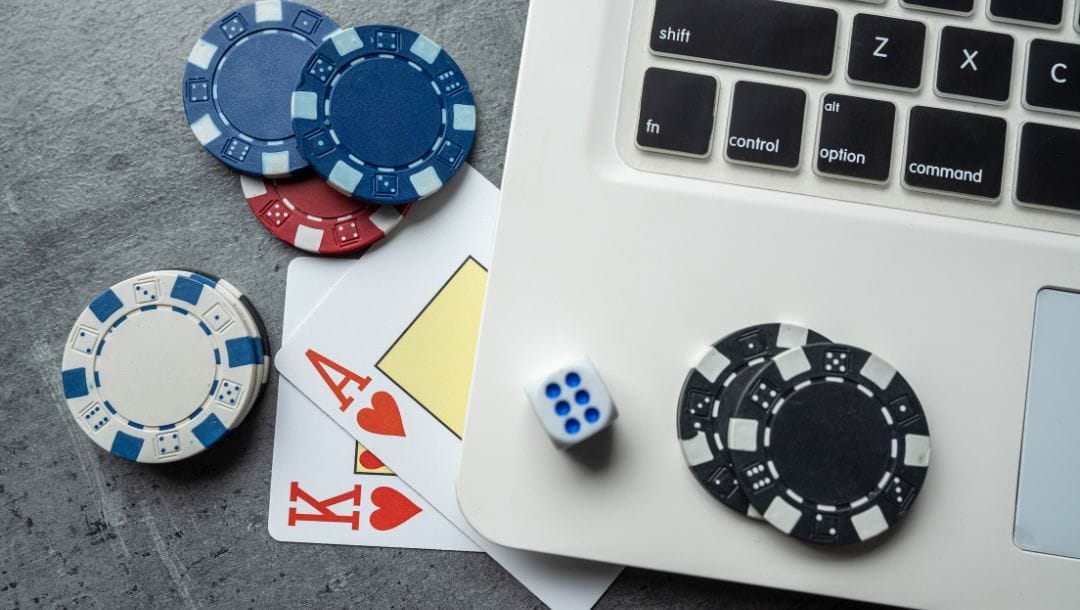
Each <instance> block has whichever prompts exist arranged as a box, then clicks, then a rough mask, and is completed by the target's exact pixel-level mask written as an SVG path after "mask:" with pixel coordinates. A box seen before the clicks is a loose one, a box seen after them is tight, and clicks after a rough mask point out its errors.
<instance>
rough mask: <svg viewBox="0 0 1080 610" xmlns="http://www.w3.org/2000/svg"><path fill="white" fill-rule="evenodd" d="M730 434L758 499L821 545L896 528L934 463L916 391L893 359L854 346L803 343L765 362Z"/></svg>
mask: <svg viewBox="0 0 1080 610" xmlns="http://www.w3.org/2000/svg"><path fill="white" fill-rule="evenodd" d="M727 440H728V441H729V443H728V449H729V451H730V455H731V460H732V464H733V465H734V467H735V470H736V474H737V476H738V480H739V484H740V486H741V487H742V489H743V490H744V492H745V493H746V496H747V498H748V499H749V501H750V503H751V504H752V505H753V506H754V508H755V509H756V510H757V511H759V512H760V513H761V514H762V515H763V516H764V517H765V520H766V521H768V522H769V523H771V524H772V525H773V526H775V527H776V528H777V529H779V530H781V531H782V532H784V533H786V534H789V535H791V536H794V537H795V538H798V539H800V540H805V541H808V542H814V543H821V544H850V543H856V542H861V541H865V540H869V539H871V538H874V537H876V536H878V535H880V534H882V533H884V532H885V531H887V530H888V529H889V528H891V527H892V526H893V525H894V524H895V523H896V521H897V520H898V519H900V518H901V517H903V516H904V515H905V514H906V513H907V512H908V511H909V510H910V509H911V506H912V504H913V503H914V502H915V499H916V497H917V496H918V494H919V490H920V489H921V488H922V485H923V481H924V480H925V479H926V472H927V468H928V466H929V464H930V429H929V426H928V424H927V421H926V415H925V414H924V412H923V408H922V405H921V404H920V403H919V399H918V397H917V396H916V395H915V391H914V390H913V389H912V388H911V386H910V385H909V384H908V382H907V380H905V379H904V377H903V376H902V375H901V374H900V373H899V372H898V371H897V370H896V369H895V368H894V367H893V366H892V365H890V364H889V363H887V362H886V361H885V360H883V359H881V358H879V357H877V356H875V355H873V354H871V353H869V352H867V351H865V350H862V349H859V348H857V347H852V346H849V345H840V344H831V343H823V344H815V345H807V346H805V347H799V348H794V349H791V350H788V351H786V352H784V353H782V354H779V355H777V356H776V357H775V358H773V360H772V361H771V362H768V363H766V364H765V365H763V366H761V367H760V368H759V369H758V370H757V372H756V373H755V374H754V376H753V379H752V380H751V381H750V382H749V383H748V385H747V387H746V389H745V390H744V391H743V393H742V395H741V396H740V398H739V400H738V403H737V405H736V407H735V413H734V415H733V416H732V418H731V420H730V422H729V429H728V435H727Z"/></svg>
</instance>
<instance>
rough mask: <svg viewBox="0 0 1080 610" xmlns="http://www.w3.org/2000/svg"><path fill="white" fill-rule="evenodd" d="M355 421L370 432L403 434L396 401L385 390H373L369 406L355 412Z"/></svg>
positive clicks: (388, 434)
mask: <svg viewBox="0 0 1080 610" xmlns="http://www.w3.org/2000/svg"><path fill="white" fill-rule="evenodd" d="M356 423H357V424H358V425H359V426H360V427H361V428H363V429H364V430H367V431H368V432H370V433H372V434H382V435H385V436H405V426H404V425H402V423H401V411H399V410H398V406H397V401H396V400H394V397H393V396H391V395H389V394H387V393H386V392H375V394H374V395H372V397H371V406H370V407H364V408H363V409H360V410H359V411H357V412H356Z"/></svg>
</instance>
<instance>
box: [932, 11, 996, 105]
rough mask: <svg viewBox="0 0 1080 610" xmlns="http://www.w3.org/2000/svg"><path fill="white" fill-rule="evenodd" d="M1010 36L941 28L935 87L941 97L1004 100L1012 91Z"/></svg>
mask: <svg viewBox="0 0 1080 610" xmlns="http://www.w3.org/2000/svg"><path fill="white" fill-rule="evenodd" d="M1013 46H1014V43H1013V38H1012V36H1009V35H1008V34H997V33H994V32H983V31H981V30H969V29H966V28H958V27H953V26H948V27H946V28H944V29H942V30H941V47H940V49H939V52H938V67H937V90H938V93H940V94H942V95H945V96H953V97H961V98H972V99H978V100H988V101H991V102H1000V103H1005V102H1007V101H1008V100H1009V94H1010V92H1011V90H1012V71H1013Z"/></svg>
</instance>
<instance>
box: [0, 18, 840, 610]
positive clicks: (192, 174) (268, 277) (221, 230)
mask: <svg viewBox="0 0 1080 610" xmlns="http://www.w3.org/2000/svg"><path fill="white" fill-rule="evenodd" d="M236 4H237V3H235V2H233V3H222V2H215V1H212V0H192V1H188V2H135V1H134V0H128V1H126V2H125V1H121V2H105V1H103V0H93V1H83V2H72V1H70V0H3V2H0V7H2V8H3V11H2V12H3V15H4V18H3V19H2V20H0V66H2V68H0V149H2V154H0V337H2V339H0V365H2V367H0V608H29V607H38V606H46V607H106V608H111V607H133V606H135V607H150V606H155V607H196V606H226V605H227V606H233V607H252V606H273V607H296V606H308V605H315V604H318V605H319V606H326V607H339V606H363V607H416V606H425V607H426V606H440V607H446V606H469V607H471V606H482V607H499V608H506V607H529V606H535V605H537V604H538V602H537V601H536V599H535V598H534V597H532V596H531V595H530V594H529V593H528V592H527V591H526V590H525V589H523V588H522V587H521V586H520V585H518V584H517V583H516V582H515V581H514V580H513V579H512V578H511V577H509V576H508V575H507V574H506V573H505V572H503V571H502V570H501V569H500V568H499V567H498V566H497V565H496V564H495V563H494V562H492V561H491V560H490V559H488V558H487V557H485V556H483V555H480V554H454V553H444V552H425V551H402V550H388V549H375V548H357V547H332V546H315V545H294V544H283V543H279V542H275V541H274V540H272V539H271V538H270V536H269V535H268V534H267V529H266V515H267V497H268V493H269V486H270V456H271V452H272V439H273V426H274V403H275V396H276V389H277V388H276V383H275V382H271V384H270V386H269V388H268V391H267V392H266V393H265V396H264V398H263V400H262V402H261V404H260V405H258V406H257V407H256V408H255V410H254V412H253V413H252V414H251V416H250V417H249V418H248V420H247V422H246V423H245V424H244V425H243V427H242V428H241V429H240V430H239V431H238V433H236V434H234V435H233V436H231V437H230V438H229V439H228V441H227V442H225V443H223V444H222V445H221V446H219V447H217V448H215V449H214V450H211V451H209V452H207V453H206V454H203V455H201V456H199V457H197V458H195V459H192V460H189V461H186V462H181V463H178V464H174V465H170V466H165V467H146V466H138V465H134V464H129V463H127V462H124V461H122V460H120V459H117V458H114V457H112V456H110V455H108V454H106V453H104V452H102V451H99V450H98V449H97V447H96V446H94V445H93V444H91V443H90V442H89V440H88V439H86V438H85V437H84V436H83V434H82V432H81V431H80V430H79V428H77V427H76V424H75V423H74V421H73V420H72V419H71V417H70V415H69V414H68V412H67V409H66V407H65V405H64V402H63V399H62V395H61V392H60V383H59V382H60V375H59V372H60V359H61V353H62V348H63V344H64V341H65V338H66V336H67V333H68V331H69V329H70V326H71V324H72V322H73V321H74V319H75V317H76V316H77V315H78V313H79V311H80V310H81V309H82V308H83V307H84V306H85V305H86V304H87V303H88V302H89V300H90V299H91V298H92V297H93V296H95V295H96V294H97V293H98V292H99V291H100V290H102V289H104V288H105V287H107V286H109V285H110V284H112V283H114V282H116V281H119V280H121V279H124V278H126V277H129V276H131V275H135V274H137V273H140V272H143V271H147V270H151V269H157V268H168V267H189V268H195V269H203V270H206V271H208V272H212V273H215V274H219V275H221V276H224V277H226V278H228V279H229V280H231V281H232V282H233V283H235V284H236V285H237V286H239V287H240V288H241V289H243V290H244V291H245V292H247V294H248V295H250V296H251V298H252V300H253V301H254V302H255V303H256V305H257V306H258V307H259V309H260V310H261V312H262V314H263V316H264V317H265V318H266V321H267V322H268V324H269V328H270V332H271V334H272V336H273V337H274V342H275V344H277V343H278V342H279V340H280V336H281V323H280V321H281V313H282V303H283V299H284V294H285V271H286V266H287V264H288V262H289V260H290V259H292V258H293V257H294V256H296V255H297V252H296V251H295V250H292V249H291V248H289V247H288V246H286V245H284V244H282V243H280V242H278V241H277V240H276V239H275V238H273V237H272V236H271V235H270V234H269V233H267V232H266V231H265V230H264V229H263V228H262V227H261V226H260V225H259V223H258V222H257V221H256V220H255V218H254V217H253V216H252V215H251V213H250V212H249V210H248V208H247V206H246V204H245V202H244V199H243V196H242V195H241V193H240V186H239V183H238V179H237V176H236V175H235V174H233V173H232V172H231V171H229V170H227V169H226V168H225V167H223V166H222V165H220V164H218V163H217V162H216V161H215V160H214V159H213V158H211V157H210V156H209V155H208V154H207V153H205V152H204V151H203V150H202V148H201V147H200V146H199V145H198V143H197V142H196V140H195V138H194V137H193V136H192V134H191V133H190V131H189V130H188V127H187V124H186V123H185V121H184V115H183V112H182V107H181V100H180V82H181V76H182V73H183V69H184V62H185V60H186V58H187V54H188V52H189V50H190V49H191V46H192V44H193V43H194V42H195V40H196V39H197V37H198V36H199V34H200V33H201V32H202V31H203V30H204V29H205V28H206V27H207V25H208V23H209V22H210V21H211V20H213V19H215V18H216V17H217V16H218V15H220V14H222V13H223V12H224V11H225V10H226V9H227V8H228V7H229V6H234V5H236ZM320 7H321V8H322V9H323V10H324V11H326V12H327V13H328V14H330V15H332V16H334V17H335V18H336V19H337V20H338V21H339V22H340V23H342V24H343V25H355V24H359V23H374V22H388V23H397V24H401V25H405V26H408V27H411V28H414V29H417V30H419V31H422V32H425V33H427V34H428V35H430V36H431V37H432V38H434V39H436V40H438V41H440V42H441V43H442V44H443V45H444V46H446V47H447V48H449V49H450V50H451V51H452V52H453V54H454V56H455V57H456V58H457V60H458V61H459V62H460V63H461V65H462V66H463V68H464V69H465V71H466V72H467V74H468V75H469V78H470V81H471V83H472V85H473V86H474V88H475V92H476V98H477V105H478V107H479V108H480V116H481V125H482V128H481V131H480V134H479V139H478V140H477V145H476V149H475V151H474V153H473V156H472V161H473V164H474V165H475V166H476V167H477V168H478V169H479V170H480V171H481V172H482V173H483V174H484V175H486V176H487V177H488V178H490V179H491V180H492V181H494V182H495V183H496V184H497V183H499V181H500V179H501V176H502V167H503V162H502V159H503V152H504V148H505V146H506V134H507V128H508V125H509V121H510V113H511V105H512V100H513V94H514V84H515V78H516V72H517V64H518V57H519V49H520V45H521V39H522V35H523V31H524V24H525V15H526V9H527V4H526V2H525V0H369V1H366V2H346V1H344V0H323V1H322V2H321V3H320ZM732 552H736V550H735V549H733V550H732ZM600 605H601V606H602V607H618V606H623V607H626V606H632V607H639V606H684V607H691V606H711V607H726V608H747V609H750V608H753V609H758V608H805V609H810V608H837V607H850V606H854V605H853V604H848V603H846V602H838V601H834V600H828V599H822V598H814V597H808V596H802V595H798V594H793V593H784V592H777V591H770V590H764V589H757V588H752V587H745V586H738V585H731V584H726V583H718V582H708V581H703V580H697V579H691V578H683V577H677V576H670V575H665V574H658V573H651V572H644V571H638V570H628V571H627V572H626V573H625V574H624V575H623V576H622V577H621V578H620V579H619V580H618V581H617V582H616V583H615V585H614V587H613V588H612V589H611V591H610V592H608V594H607V595H606V596H605V597H604V599H603V600H602V602H601V604H600Z"/></svg>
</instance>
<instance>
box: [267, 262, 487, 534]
mask: <svg viewBox="0 0 1080 610" xmlns="http://www.w3.org/2000/svg"><path fill="white" fill-rule="evenodd" d="M355 264H356V262H355V261H352V260H335V259H326V258H298V259H296V260H294V261H293V262H292V264H291V265H289V276H288V284H287V287H286V289H285V321H284V324H283V326H284V335H285V336H286V337H288V336H289V335H290V334H291V333H292V331H293V329H294V328H295V327H296V326H297V325H298V324H299V322H300V321H301V320H302V319H304V318H305V317H307V314H308V313H309V312H310V311H311V310H312V309H313V308H314V307H315V305H316V304H317V303H318V301H319V299H321V298H322V296H323V295H325V294H326V292H327V290H329V289H330V287H332V286H333V285H334V284H335V283H336V282H337V281H338V280H339V279H341V276H342V275H343V274H344V273H345V272H346V271H347V270H348V268H349V267H350V266H352V265H355ZM268 527H269V530H270V535H271V536H273V537H274V539H276V540H281V541H285V542H316V543H324V544H353V545H362V546H385V547H402V548H423V549H443V550H460V551H478V550H479V549H478V548H477V547H476V545H475V544H473V543H472V541H470V540H469V539H468V537H466V536H465V535H464V534H462V533H461V531H460V530H458V529H457V528H456V527H454V526H453V525H451V524H450V522H449V521H447V520H446V518H445V517H443V516H442V515H441V514H440V513H439V512H438V511H436V510H435V509H433V508H432V507H431V506H430V505H429V504H428V503H427V502H426V501H424V499H423V498H421V497H420V495H419V494H417V493H416V492H415V491H413V490H412V489H411V488H409V486H408V485H406V484H405V482H404V481H402V480H401V479H400V478H399V477H398V476H397V475H395V474H394V473H393V472H392V471H391V470H390V469H389V468H388V467H387V466H385V465H384V464H383V463H382V462H381V461H380V460H379V459H378V457H376V455H375V454H374V453H372V452H371V451H368V450H367V449H366V448H365V447H363V445H360V444H359V443H357V442H356V440H355V439H353V438H352V437H351V436H349V434H348V433H347V432H345V431H344V430H342V429H341V428H340V427H338V425H337V424H335V423H334V422H333V420H331V419H330V418H328V417H326V416H325V415H324V414H323V413H322V411H320V410H319V408H318V407H316V406H315V405H314V404H312V403H311V401H309V400H308V399H307V398H305V397H304V395H303V394H302V393H300V391H299V390H297V389H296V388H295V387H294V386H293V385H292V384H291V383H289V381H288V380H286V379H281V380H280V383H279V386H278V404H277V420H276V427H275V430H274V461H273V470H272V472H271V477H270V520H269V525H268Z"/></svg>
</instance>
